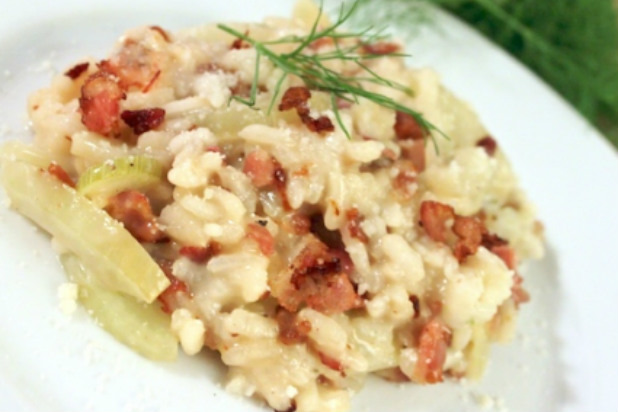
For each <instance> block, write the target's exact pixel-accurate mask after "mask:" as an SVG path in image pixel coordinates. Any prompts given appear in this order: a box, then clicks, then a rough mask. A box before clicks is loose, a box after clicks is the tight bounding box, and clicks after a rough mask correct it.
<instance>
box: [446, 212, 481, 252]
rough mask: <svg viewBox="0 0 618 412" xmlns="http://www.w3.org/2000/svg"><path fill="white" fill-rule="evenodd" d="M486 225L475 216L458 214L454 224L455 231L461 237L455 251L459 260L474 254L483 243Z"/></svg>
mask: <svg viewBox="0 0 618 412" xmlns="http://www.w3.org/2000/svg"><path fill="white" fill-rule="evenodd" d="M483 231H485V226H484V225H483V223H481V222H480V221H479V220H477V219H476V218H474V217H462V216H457V217H456V218H455V223H454V224H453V232H455V234H456V235H457V236H458V237H459V240H458V241H457V243H456V244H455V249H454V250H453V253H454V254H455V257H456V258H457V260H458V261H459V262H463V261H464V259H465V258H466V257H468V256H470V255H474V254H475V253H476V251H477V250H478V248H479V246H480V245H481V241H482V239H483Z"/></svg>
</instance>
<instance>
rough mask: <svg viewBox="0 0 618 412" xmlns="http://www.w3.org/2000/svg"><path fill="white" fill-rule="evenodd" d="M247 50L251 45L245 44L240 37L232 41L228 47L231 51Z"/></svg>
mask: <svg viewBox="0 0 618 412" xmlns="http://www.w3.org/2000/svg"><path fill="white" fill-rule="evenodd" d="M249 48H251V45H250V44H249V43H247V42H246V41H244V40H243V39H241V38H240V37H239V38H237V39H236V40H234V41H233V42H232V45H231V46H230V49H232V50H240V49H249Z"/></svg>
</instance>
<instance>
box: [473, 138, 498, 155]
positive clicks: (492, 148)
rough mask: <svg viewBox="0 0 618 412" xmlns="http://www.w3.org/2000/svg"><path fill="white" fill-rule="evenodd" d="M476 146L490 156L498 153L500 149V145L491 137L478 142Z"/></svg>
mask: <svg viewBox="0 0 618 412" xmlns="http://www.w3.org/2000/svg"><path fill="white" fill-rule="evenodd" d="M476 145H477V146H479V147H482V148H483V149H485V152H486V153H487V154H488V155H489V156H493V155H494V153H495V152H496V149H497V148H498V143H496V141H495V140H494V138H493V137H491V136H485V137H483V138H482V139H481V140H479V141H478V142H476Z"/></svg>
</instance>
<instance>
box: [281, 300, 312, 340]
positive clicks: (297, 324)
mask: <svg viewBox="0 0 618 412" xmlns="http://www.w3.org/2000/svg"><path fill="white" fill-rule="evenodd" d="M275 320H276V321H277V325H279V341H280V342H281V343H283V344H284V345H294V344H297V343H303V342H305V341H306V340H307V335H308V334H309V332H311V323H310V322H309V321H307V320H300V319H298V316H297V315H296V313H292V312H289V311H287V310H285V309H284V308H281V307H280V308H278V309H277V313H276V315H275Z"/></svg>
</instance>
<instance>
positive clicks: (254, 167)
mask: <svg viewBox="0 0 618 412" xmlns="http://www.w3.org/2000/svg"><path fill="white" fill-rule="evenodd" d="M242 171H243V172H244V173H245V174H246V175H247V176H249V179H251V182H252V183H253V185H254V186H255V187H257V188H258V189H261V188H263V187H266V186H269V185H272V184H273V183H274V182H275V162H274V159H273V157H272V156H271V155H270V154H269V153H268V152H267V151H266V150H263V149H257V150H254V151H253V152H251V153H249V154H248V155H247V156H246V157H245V164H244V165H243V169H242Z"/></svg>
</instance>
